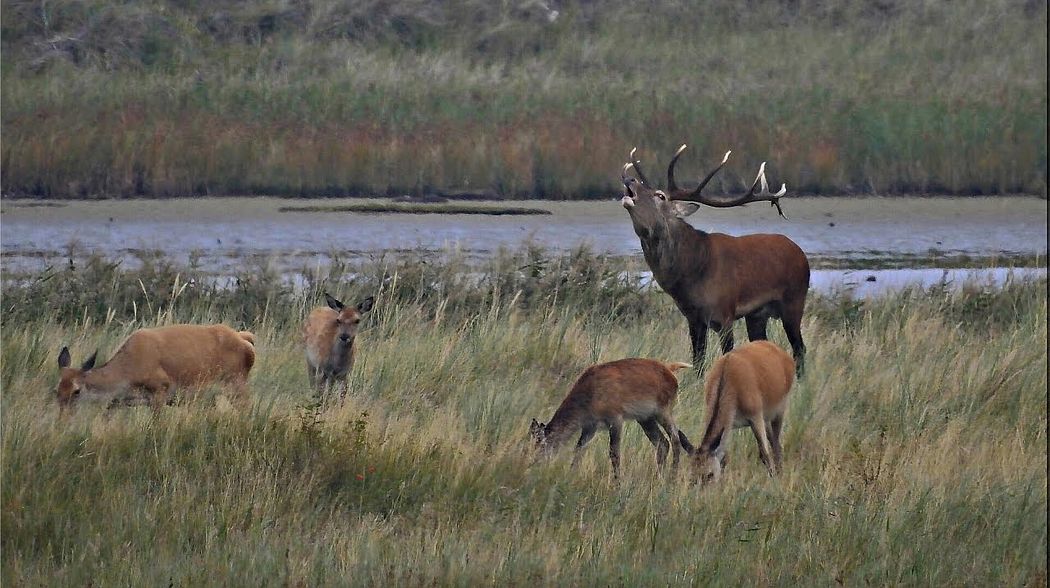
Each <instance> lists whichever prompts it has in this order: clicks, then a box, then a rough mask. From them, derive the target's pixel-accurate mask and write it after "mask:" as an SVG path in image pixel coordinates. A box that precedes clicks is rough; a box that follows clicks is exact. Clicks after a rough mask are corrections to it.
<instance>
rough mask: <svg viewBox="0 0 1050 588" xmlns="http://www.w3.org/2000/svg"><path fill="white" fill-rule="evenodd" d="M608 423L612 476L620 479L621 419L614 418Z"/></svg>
mask: <svg viewBox="0 0 1050 588" xmlns="http://www.w3.org/2000/svg"><path fill="white" fill-rule="evenodd" d="M608 425H609V461H611V462H612V469H613V477H614V478H616V479H617V480H619V479H620V437H622V436H623V419H619V418H618V419H615V420H612V421H610V422H609V423H608Z"/></svg>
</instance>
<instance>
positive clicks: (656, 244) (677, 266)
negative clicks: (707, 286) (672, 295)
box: [639, 219, 708, 290]
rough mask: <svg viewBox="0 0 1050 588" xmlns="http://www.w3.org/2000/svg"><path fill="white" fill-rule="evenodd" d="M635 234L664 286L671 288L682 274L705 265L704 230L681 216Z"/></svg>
mask: <svg viewBox="0 0 1050 588" xmlns="http://www.w3.org/2000/svg"><path fill="white" fill-rule="evenodd" d="M639 237H640V240H641V242H642V253H643V254H644V255H645V261H646V263H648V264H649V269H651V270H652V271H653V277H654V278H655V279H656V282H657V283H658V284H660V287H661V288H663V289H664V290H670V289H672V288H673V287H674V285H675V284H676V283H677V282H678V280H680V279H682V278H683V277H686V276H695V275H697V274H698V273H700V272H702V271H703V269H704V268H705V267H706V265H707V249H708V245H707V239H708V236H707V233H705V232H703V231H700V230H697V229H695V228H693V227H692V226H691V225H689V224H688V223H686V222H685V221H683V220H681V219H673V220H671V222H668V223H667V224H665V225H662V226H658V227H656V228H655V229H654V230H652V231H650V232H649V233H648V234H647V235H645V236H641V235H640V236H639Z"/></svg>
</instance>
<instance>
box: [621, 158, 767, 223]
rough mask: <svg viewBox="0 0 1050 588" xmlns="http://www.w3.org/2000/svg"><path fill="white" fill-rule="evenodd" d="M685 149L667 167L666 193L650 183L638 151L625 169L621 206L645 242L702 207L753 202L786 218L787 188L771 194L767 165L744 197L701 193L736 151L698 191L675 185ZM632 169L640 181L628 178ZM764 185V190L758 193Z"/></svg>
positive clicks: (622, 174)
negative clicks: (783, 204) (766, 205)
mask: <svg viewBox="0 0 1050 588" xmlns="http://www.w3.org/2000/svg"><path fill="white" fill-rule="evenodd" d="M685 147H686V146H685V145H682V146H681V147H679V148H678V151H676V152H675V154H674V157H672V158H671V163H670V164H668V166H667V188H666V189H665V190H660V189H657V188H656V187H655V186H653V185H652V184H651V183H650V182H649V180H648V179H647V178H646V177H645V173H644V172H642V168H641V163H640V162H639V161H638V159H637V158H636V157H635V153H636V152H637V148H636V149H632V150H631V155H630V161H629V162H627V163H626V164H625V165H624V166H623V172H622V173H621V176H620V177H621V180H622V181H623V187H624V194H623V198H621V199H620V203H621V204H623V207H624V208H626V209H627V213H628V214H629V215H630V216H631V222H632V223H633V224H634V230H635V232H636V233H637V234H638V236H639V237H643V238H644V237H646V236H648V235H651V234H652V233H653V232H654V231H657V230H659V229H660V228H661V227H663V226H666V225H667V224H668V223H669V222H670V221H671V220H672V219H676V218H683V217H686V216H689V215H690V214H693V213H694V212H696V211H697V210H698V209H699V208H700V205H701V204H706V205H707V206H713V207H716V208H729V207H733V206H742V205H744V204H747V203H749V202H759V201H768V202H770V203H771V204H772V205H773V206H776V208H777V211H778V212H779V213H780V215H781V216H784V212H783V211H782V210H781V209H780V202H779V200H780V197H781V196H783V195H784V193H785V192H787V186H782V187H781V189H780V191H779V192H777V193H776V194H773V193H770V191H769V188H768V185H767V183H766V173H765V169H766V164H765V163H763V164H762V165H761V167H759V170H758V177H756V178H755V182H754V184H752V186H751V190H750V191H748V193H747V194H745V195H744V196H735V197H728V198H726V197H711V196H705V195H702V194H701V191H702V190H703V189H704V187H705V186H706V185H707V183H708V182H710V181H711V178H713V177H714V176H715V174H716V173H718V170H720V169H722V167H724V166H725V164H726V162H727V161H729V154H730V153H732V151H726V154H725V156H724V157H723V158H722V162H721V163H720V164H718V166H717V167H715V168H714V169H713V170H711V171H710V172H709V173H708V174H707V176H706V177H704V179H703V180H701V181H700V184H699V185H697V187H696V188H694V189H692V190H686V189H683V188H679V187H678V184H677V183H676V182H675V178H674V168H675V164H676V163H678V158H679V157H680V156H681V155H682V152H683V151H685ZM631 169H634V173H635V176H636V177H635V176H629V175H628V174H627V172H628V170H631ZM760 185H761V190H759V191H757V192H756V189H757V188H758V187H759V186H760Z"/></svg>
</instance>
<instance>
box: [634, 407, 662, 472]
mask: <svg viewBox="0 0 1050 588" xmlns="http://www.w3.org/2000/svg"><path fill="white" fill-rule="evenodd" d="M638 424H639V425H641V426H642V430H643V431H645V436H646V437H648V438H649V442H650V443H652V444H653V447H655V448H656V465H658V466H663V465H664V462H665V461H667V439H665V438H664V434H663V433H661V432H660V427H659V425H657V424H656V418H655V417H654V418H651V419H648V420H644V421H638Z"/></svg>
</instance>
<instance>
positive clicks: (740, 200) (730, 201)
mask: <svg viewBox="0 0 1050 588" xmlns="http://www.w3.org/2000/svg"><path fill="white" fill-rule="evenodd" d="M728 160H729V153H726V156H725V159H723V160H722V165H725V163H726V161H728ZM721 167H722V166H721V165H720V166H718V167H717V168H715V170H714V171H712V172H711V173H710V174H708V177H707V178H704V181H703V183H701V184H700V186H699V187H698V188H697V189H696V190H695V191H693V193H691V194H690V193H686V192H685V191H684V190H679V191H678V192H677V193H675V194H674V195H673V196H671V199H672V200H687V201H690V202H697V203H700V204H706V205H707V206H713V207H715V208H732V207H734V206H743V205H745V204H748V203H750V202H769V204H770V206H774V207H776V209H777V213H778V214H779V215H780V216H782V217H783V218H785V219H786V218H787V215H785V214H784V209H782V208H781V207H780V197H781V196H783V195H784V194H787V184H783V185H781V186H780V190H779V191H778V192H777V193H776V194H772V193H770V191H769V183H768V182H767V181H766V162H764V161H763V162H762V165H760V166H759V167H758V175H757V176H755V182H754V183H753V184H751V189H750V190H748V192H747V194H744V195H743V196H737V197H735V198H733V197H724V196H723V197H711V196H703V195H701V194H700V188H703V187H704V184H706V183H707V182H708V180H710V179H711V176H713V175H714V174H715V172H717V171H718V170H719V169H721ZM759 186H761V189H759V190H758V191H757V192H756V191H755V190H756V189H757V188H759Z"/></svg>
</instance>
